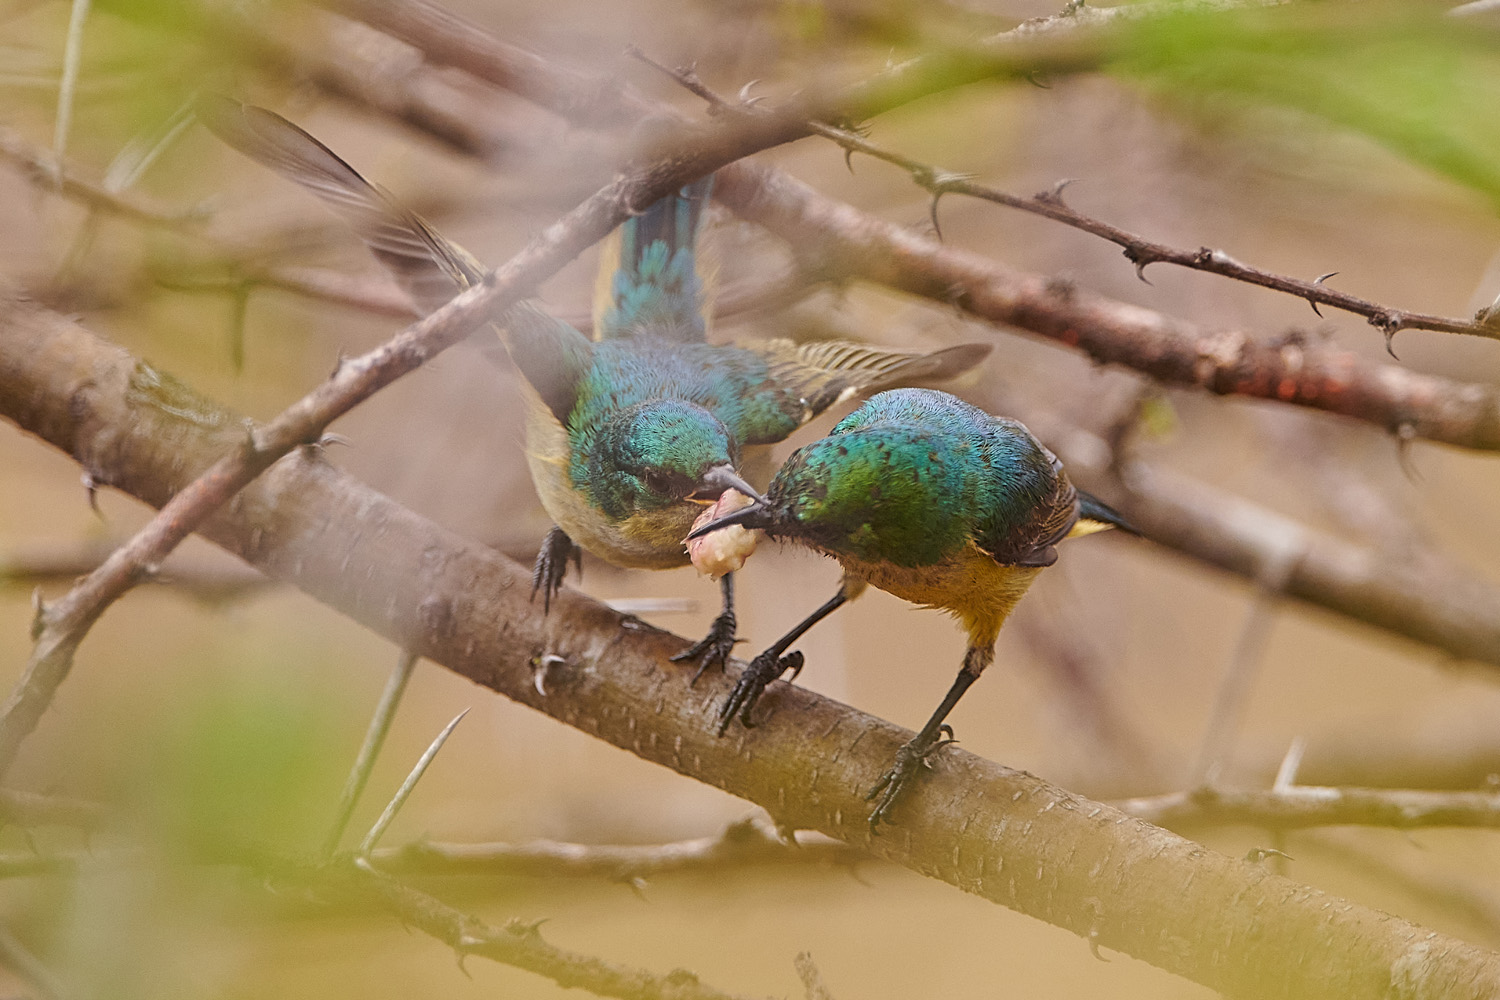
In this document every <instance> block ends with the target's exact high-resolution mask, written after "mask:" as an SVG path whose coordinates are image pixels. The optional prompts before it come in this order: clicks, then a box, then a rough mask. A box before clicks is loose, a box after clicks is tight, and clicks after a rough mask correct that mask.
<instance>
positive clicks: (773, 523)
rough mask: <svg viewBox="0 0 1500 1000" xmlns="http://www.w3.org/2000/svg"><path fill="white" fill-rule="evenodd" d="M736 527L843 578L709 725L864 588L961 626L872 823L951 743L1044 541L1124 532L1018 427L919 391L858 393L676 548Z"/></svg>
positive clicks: (879, 789) (1039, 561) (742, 711)
mask: <svg viewBox="0 0 1500 1000" xmlns="http://www.w3.org/2000/svg"><path fill="white" fill-rule="evenodd" d="M735 526H739V527H740V528H745V529H760V530H762V531H764V532H765V533H766V534H767V535H769V536H770V537H772V538H776V539H781V540H785V541H788V542H794V543H796V544H799V545H804V546H806V547H808V548H811V549H815V550H817V551H819V552H822V553H824V554H825V555H829V556H832V557H833V558H834V559H837V560H838V562H839V564H840V565H841V566H842V567H843V570H844V581H843V584H842V585H841V587H840V588H839V592H838V593H837V594H836V595H835V596H834V597H833V598H832V599H831V600H829V601H828V602H827V603H825V604H824V605H822V606H821V607H820V608H818V609H817V610H816V611H814V612H813V613H812V614H811V615H809V616H808V617H807V618H806V619H804V620H803V621H802V622H801V623H800V624H798V625H797V627H796V628H794V629H792V630H791V631H790V632H788V633H787V634H786V635H784V636H782V638H781V639H779V640H777V642H775V643H774V644H773V645H772V646H771V647H770V648H768V649H767V650H766V651H765V652H763V653H761V654H760V655H759V656H757V657H756V658H755V659H754V660H752V661H751V662H750V664H749V666H747V667H746V669H745V671H744V673H743V674H741V675H740V678H739V682H738V683H737V684H736V686H735V688H734V691H733V693H732V694H731V695H730V697H729V699H728V701H726V703H725V704H724V706H723V709H722V711H721V713H720V723H719V733H720V734H721V735H722V734H723V733H724V731H725V729H726V728H727V727H728V726H729V724H730V722H731V721H732V720H733V719H734V718H735V716H736V715H738V716H739V718H740V720H741V721H742V722H743V723H744V724H746V725H750V724H751V718H750V713H751V710H752V709H753V708H754V707H755V704H756V702H757V701H758V700H759V698H760V695H761V692H763V691H764V690H765V688H766V686H767V685H768V684H770V683H771V681H773V680H775V679H776V678H778V677H780V676H781V675H782V674H783V673H785V672H786V671H788V670H790V671H791V672H792V674H793V676H795V675H796V672H797V671H799V670H801V668H802V654H801V653H798V652H793V653H790V654H787V652H786V650H787V649H788V647H790V646H791V645H792V643H794V642H796V640H797V639H798V638H799V637H800V636H801V635H802V634H803V633H804V632H806V631H807V630H808V629H809V628H811V627H812V626H813V625H814V624H816V623H817V622H818V621H820V620H822V619H823V618H825V617H827V616H828V615H829V614H831V613H832V612H833V611H835V610H836V609H837V608H839V607H840V606H842V605H843V604H844V603H846V602H847V601H849V600H851V599H852V598H854V597H857V596H858V595H859V594H860V593H861V592H862V591H863V590H864V589H865V587H866V586H869V585H873V586H875V587H878V588H879V589H881V590H884V591H887V592H889V593H891V594H895V595H896V596H897V597H900V598H903V599H905V600H908V601H911V602H912V603H914V604H920V605H923V606H925V607H929V608H937V609H940V610H943V611H946V612H948V613H949V614H951V615H952V616H953V617H955V618H957V619H958V621H959V624H960V625H962V626H963V628H964V631H965V632H966V633H967V635H968V649H967V651H966V652H965V654H964V661H963V666H962V668H961V669H960V670H959V672H958V677H957V679H956V680H955V681H954V682H953V686H952V687H951V688H950V689H949V691H948V693H947V695H946V696H945V697H944V698H943V701H942V703H941V704H940V705H939V706H938V708H937V710H936V711H935V712H934V713H933V714H932V716H931V717H930V718H929V719H928V720H927V723H926V725H924V726H923V727H922V730H921V732H919V733H918V734H917V736H916V737H915V738H914V739H912V740H911V741H910V742H908V743H906V744H905V745H904V746H902V747H901V748H900V750H899V751H898V752H897V754H896V759H895V761H894V762H893V763H892V765H891V767H890V768H889V769H888V770H887V771H886V772H885V773H884V774H883V775H881V777H880V780H879V781H878V782H877V783H876V785H875V787H874V788H873V789H872V790H871V791H870V795H869V797H870V799H872V800H874V799H879V801H878V803H877V804H876V806H875V809H874V811H873V812H872V813H871V815H870V826H871V829H872V830H873V829H875V828H877V827H878V825H879V823H881V822H882V821H888V820H889V818H890V813H891V810H892V808H893V806H894V804H895V802H896V800H897V798H898V796H899V795H900V793H901V791H902V790H903V789H905V788H906V787H908V786H909V785H910V783H911V781H912V779H913V778H914V777H915V776H916V774H917V772H918V769H919V768H920V767H921V766H922V765H923V764H925V763H926V761H927V759H928V757H929V756H930V755H931V754H932V753H933V751H934V750H936V749H938V748H939V747H942V746H944V745H946V744H947V743H950V742H952V740H953V730H952V729H951V727H949V726H948V725H947V724H946V723H945V722H944V720H945V719H946V718H947V716H948V713H949V712H950V711H952V709H953V706H954V705H956V704H958V701H959V699H960V698H962V697H963V695H964V692H965V691H967V690H968V689H969V686H970V685H971V684H973V683H974V681H975V680H977V679H978V678H979V675H980V674H981V673H983V672H984V669H985V668H986V667H988V666H989V665H990V663H991V662H992V661H993V660H994V657H995V640H996V638H997V637H998V636H999V634H1000V627H1001V626H1002V625H1003V624H1004V623H1005V619H1006V618H1007V617H1008V616H1009V615H1010V613H1011V611H1012V610H1013V609H1014V608H1015V606H1016V603H1017V602H1018V601H1020V599H1021V597H1022V596H1023V595H1024V594H1025V593H1026V590H1027V588H1029V587H1030V586H1031V583H1032V581H1033V580H1034V579H1036V575H1037V574H1038V573H1040V572H1041V571H1042V569H1043V568H1045V567H1047V566H1050V565H1052V563H1053V562H1055V561H1056V560H1057V548H1056V546H1057V543H1058V542H1060V541H1062V540H1063V539H1066V538H1071V537H1074V536H1077V535H1082V534H1089V533H1092V532H1094V531H1098V530H1101V529H1104V528H1107V527H1119V528H1125V529H1126V530H1131V529H1130V528H1129V526H1128V525H1127V524H1126V523H1125V522H1124V521H1123V520H1122V519H1121V517H1120V515H1119V514H1117V513H1115V512H1114V511H1113V510H1111V509H1110V508H1109V507H1107V506H1106V505H1105V504H1103V503H1101V502H1100V501H1099V500H1097V499H1095V498H1094V497H1091V496H1089V495H1088V494H1086V493H1082V492H1080V491H1078V490H1076V489H1075V488H1074V487H1073V484H1072V483H1071V482H1069V481H1068V477H1067V474H1066V473H1065V472H1064V471H1063V467H1062V463H1061V462H1059V461H1058V460H1057V458H1056V456H1054V455H1053V454H1052V453H1051V452H1050V451H1048V450H1047V449H1046V448H1045V447H1043V446H1042V444H1041V443H1040V442H1038V441H1037V440H1036V438H1034V437H1033V436H1032V435H1031V432H1030V431H1028V430H1027V429H1026V428H1025V427H1024V426H1023V425H1021V424H1020V423H1017V422H1016V421H1014V420H1008V419H1005V418H1003V417H994V416H991V415H990V414H988V413H985V412H984V411H983V410H980V409H978V408H977V407H974V406H971V405H969V404H968V403H965V402H963V401H962V400H960V399H958V398H956V397H954V396H951V395H949V394H947V393H944V392H937V391H934V390H928V389H898V390H893V391H890V392H883V393H880V394H879V395H876V396H873V397H871V399H870V400H869V401H868V402H866V403H865V404H864V405H863V406H861V407H860V408H859V409H857V410H855V411H854V412H853V413H851V414H850V415H849V416H847V417H845V418H844V419H843V420H842V421H840V422H839V423H838V424H837V425H836V426H835V427H834V428H833V432H832V433H831V434H829V436H827V437H825V438H823V439H821V440H819V441H814V442H813V443H812V444H809V445H806V446H805V447H803V448H800V449H798V450H797V451H796V452H794V453H793V454H792V456H791V457H790V458H788V459H787V461H786V463H785V464H783V465H782V467H781V468H780V470H778V471H777V473H776V476H775V478H774V479H773V480H772V481H771V486H770V488H769V489H768V490H767V491H766V497H765V499H764V500H757V501H754V502H752V503H750V504H749V505H747V506H744V507H741V508H740V509H738V510H736V511H733V512H732V513H728V514H725V515H723V516H721V517H718V518H716V519H714V520H711V521H708V522H707V523H704V524H701V525H700V526H699V527H698V528H697V529H696V530H695V531H694V532H693V533H692V535H690V536H689V538H690V540H692V541H690V543H689V544H694V542H696V541H697V540H701V539H703V538H704V537H705V536H709V535H711V534H712V533H714V532H717V531H721V530H724V529H726V528H732V527H735Z"/></svg>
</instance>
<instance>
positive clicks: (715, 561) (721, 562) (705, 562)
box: [687, 489, 761, 580]
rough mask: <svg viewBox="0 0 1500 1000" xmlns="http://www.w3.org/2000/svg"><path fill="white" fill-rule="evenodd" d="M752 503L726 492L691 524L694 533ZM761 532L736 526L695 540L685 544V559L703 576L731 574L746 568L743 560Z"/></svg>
mask: <svg viewBox="0 0 1500 1000" xmlns="http://www.w3.org/2000/svg"><path fill="white" fill-rule="evenodd" d="M751 503H754V501H753V500H751V499H750V498H749V497H747V496H745V494H743V493H741V492H740V491H738V490H733V489H729V490H725V491H724V492H723V494H722V495H721V496H720V497H719V499H718V501H717V502H715V503H714V504H713V506H711V507H708V508H706V509H705V510H704V511H703V513H702V514H699V515H698V520H696V521H694V522H693V530H694V531H697V530H698V529H699V528H701V527H703V526H704V525H705V524H707V523H708V522H710V521H712V520H715V519H716V518H720V517H723V516H724V515H725V514H731V513H733V512H734V511H737V510H739V509H740V508H741V507H744V506H746V505H747V504H751ZM760 537H761V532H760V530H759V529H756V528H744V527H741V526H740V525H738V524H733V525H730V526H729V527H727V528H720V529H719V530H718V531H715V532H711V533H710V534H707V535H704V536H703V537H702V538H695V539H693V540H692V541H690V542H688V543H687V552H688V558H689V559H691V560H692V561H693V566H694V567H695V568H696V569H697V570H698V572H700V573H702V574H703V575H704V576H708V577H712V578H713V579H715V580H717V579H719V577H721V576H723V575H724V574H725V573H733V572H735V571H736V570H738V569H739V568H740V567H741V566H743V565H745V560H746V559H749V558H750V554H751V553H752V552H754V551H755V546H756V545H757V544H759V542H760Z"/></svg>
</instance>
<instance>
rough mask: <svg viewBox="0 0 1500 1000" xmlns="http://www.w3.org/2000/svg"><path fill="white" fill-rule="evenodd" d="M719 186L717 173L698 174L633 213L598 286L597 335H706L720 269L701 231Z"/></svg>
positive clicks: (604, 258)
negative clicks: (715, 178) (715, 183)
mask: <svg viewBox="0 0 1500 1000" xmlns="http://www.w3.org/2000/svg"><path fill="white" fill-rule="evenodd" d="M712 190H713V177H711V176H710V177H705V178H703V179H702V180H699V181H694V182H693V183H692V184H689V185H687V186H686V187H683V188H681V189H680V190H679V191H677V193H676V194H673V195H669V196H668V197H666V198H663V199H661V200H660V201H658V202H655V203H653V204H652V205H651V206H649V207H648V208H647V209H646V210H645V211H644V212H642V213H641V214H640V215H637V216H634V217H632V218H630V219H627V220H626V221H625V223H624V225H622V226H620V228H619V229H617V230H615V232H614V233H613V234H612V235H611V236H610V238H609V239H608V240H606V241H605V242H604V245H603V251H602V253H601V254H600V258H599V278H598V281H597V282H596V283H595V286H594V336H595V338H597V339H599V340H607V339H612V338H618V337H631V336H636V335H639V334H649V335H651V336H654V337H661V338H663V339H665V340H672V341H677V342H679V343H689V344H691V343H702V342H703V341H704V339H705V338H706V337H707V335H708V326H709V313H710V311H711V299H712V288H713V285H714V283H715V282H714V278H715V271H716V268H715V267H714V266H713V262H712V260H711V258H710V256H709V255H707V254H706V253H705V252H704V247H702V246H700V245H699V239H698V237H699V234H700V233H701V232H702V229H703V216H704V210H705V209H706V208H707V206H708V198H709V194H710V193H711V192H712Z"/></svg>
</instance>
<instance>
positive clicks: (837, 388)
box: [738, 339, 990, 421]
mask: <svg viewBox="0 0 1500 1000" xmlns="http://www.w3.org/2000/svg"><path fill="white" fill-rule="evenodd" d="M738 346H740V347H742V348H744V349H745V350H747V351H751V352H752V353H755V354H758V355H760V356H761V357H762V358H763V359H765V362H766V364H767V366H768V367H769V368H770V375H771V379H772V380H773V381H774V382H776V383H777V384H778V385H780V386H781V387H782V388H783V389H785V390H787V391H788V392H791V393H793V394H795V395H796V396H797V397H798V398H799V400H800V401H801V403H802V405H803V407H804V409H805V413H804V415H803V417H802V419H803V421H807V420H810V419H812V418H813V417H815V416H817V415H818V414H819V413H822V412H823V411H824V410H826V409H828V407H830V406H832V405H833V404H835V403H838V402H841V401H843V400H845V399H849V398H851V397H853V396H857V395H868V394H870V393H876V392H880V391H882V390H885V389H892V388H896V387H897V386H910V385H917V384H920V383H924V382H938V381H942V380H944V379H950V378H953V377H955V376H957V375H961V374H962V373H964V372H966V371H968V370H970V369H971V368H973V367H975V366H976V365H978V364H979V363H980V362H981V361H983V360H984V359H985V357H986V356H987V355H988V354H989V353H990V345H989V344H959V345H958V346H956V347H948V348H944V349H942V350H939V351H931V352H927V353H922V352H918V351H885V350H880V349H877V348H873V347H869V346H867V345H865V344H859V343H855V342H853V341H848V340H817V341H809V342H806V343H797V342H795V341H791V340H781V339H777V340H762V341H751V342H747V343H741V344H739V345H738Z"/></svg>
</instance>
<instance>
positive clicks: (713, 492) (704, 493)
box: [688, 465, 766, 506]
mask: <svg viewBox="0 0 1500 1000" xmlns="http://www.w3.org/2000/svg"><path fill="white" fill-rule="evenodd" d="M728 489H735V490H739V491H740V492H741V493H743V494H745V496H747V497H749V498H750V499H751V500H754V501H755V502H756V503H757V504H760V505H762V506H764V505H765V502H766V498H765V497H763V496H761V495H760V494H759V493H757V492H756V490H755V487H754V486H751V485H750V484H749V483H747V482H745V481H744V480H743V479H741V478H740V475H739V473H737V472H735V471H734V469H733V468H731V467H730V466H728V465H716V466H714V467H713V468H712V469H709V470H708V471H707V472H705V473H704V474H703V478H702V479H701V480H699V481H698V489H696V490H695V491H693V493H692V495H691V496H689V497H688V499H689V500H701V501H711V500H717V499H718V498H719V497H720V495H722V494H723V492H724V491H725V490H728Z"/></svg>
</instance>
